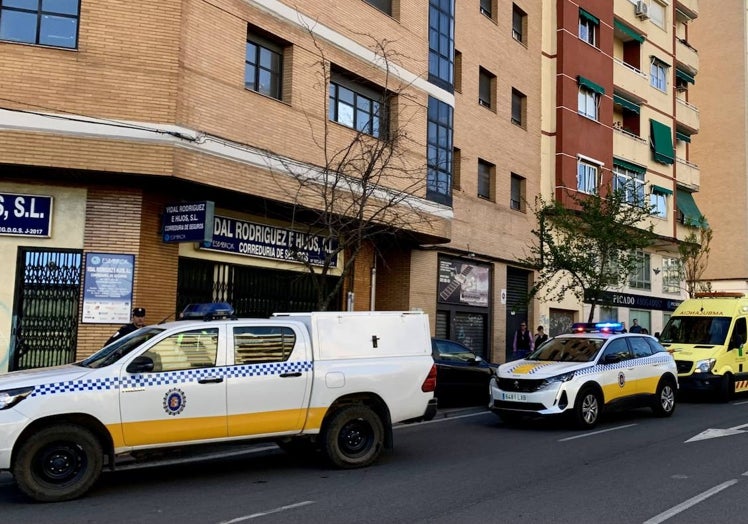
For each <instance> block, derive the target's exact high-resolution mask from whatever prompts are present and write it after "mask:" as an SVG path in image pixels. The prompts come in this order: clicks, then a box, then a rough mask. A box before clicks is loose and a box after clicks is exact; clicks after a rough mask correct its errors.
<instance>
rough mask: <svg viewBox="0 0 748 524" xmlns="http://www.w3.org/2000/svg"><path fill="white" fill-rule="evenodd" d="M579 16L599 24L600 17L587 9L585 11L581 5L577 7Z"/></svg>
mask: <svg viewBox="0 0 748 524" xmlns="http://www.w3.org/2000/svg"><path fill="white" fill-rule="evenodd" d="M579 17H580V18H584V19H585V20H589V21H590V22H592V23H593V24H595V25H600V19H599V18H598V17H596V16H595V15H593V14H592V13H590V12H589V11H585V10H584V9H582V8H581V7H580V8H579Z"/></svg>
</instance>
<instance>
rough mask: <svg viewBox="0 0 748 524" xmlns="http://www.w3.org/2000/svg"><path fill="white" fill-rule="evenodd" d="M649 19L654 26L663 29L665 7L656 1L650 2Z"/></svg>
mask: <svg viewBox="0 0 748 524" xmlns="http://www.w3.org/2000/svg"><path fill="white" fill-rule="evenodd" d="M649 19H650V20H652V23H653V24H654V25H656V26H658V27H661V28H662V29H665V6H664V5H662V4H661V3H660V2H658V1H657V0H652V2H650V3H649Z"/></svg>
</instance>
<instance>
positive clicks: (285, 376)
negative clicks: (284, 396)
mask: <svg viewBox="0 0 748 524" xmlns="http://www.w3.org/2000/svg"><path fill="white" fill-rule="evenodd" d="M280 376H281V377H283V378H287V377H300V376H301V371H297V372H296V373H281V375H280Z"/></svg>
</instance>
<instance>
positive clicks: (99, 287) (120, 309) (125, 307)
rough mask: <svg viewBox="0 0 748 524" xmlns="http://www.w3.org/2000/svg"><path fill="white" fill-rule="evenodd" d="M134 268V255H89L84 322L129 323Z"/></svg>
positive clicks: (87, 256)
mask: <svg viewBox="0 0 748 524" xmlns="http://www.w3.org/2000/svg"><path fill="white" fill-rule="evenodd" d="M134 267H135V255H122V254H114V253H86V273H85V276H86V278H85V283H84V285H83V322H84V323H91V324H127V323H128V322H130V314H131V312H132V311H131V310H132V282H133V269H134Z"/></svg>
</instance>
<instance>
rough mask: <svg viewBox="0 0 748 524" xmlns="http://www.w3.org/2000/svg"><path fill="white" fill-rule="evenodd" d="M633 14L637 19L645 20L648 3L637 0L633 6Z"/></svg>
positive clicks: (647, 12)
mask: <svg viewBox="0 0 748 524" xmlns="http://www.w3.org/2000/svg"><path fill="white" fill-rule="evenodd" d="M634 14H635V15H636V16H637V18H639V20H646V19H647V18H649V4H647V2H644V1H643V0H639V1H638V2H637V3H636V7H635V8H634Z"/></svg>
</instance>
